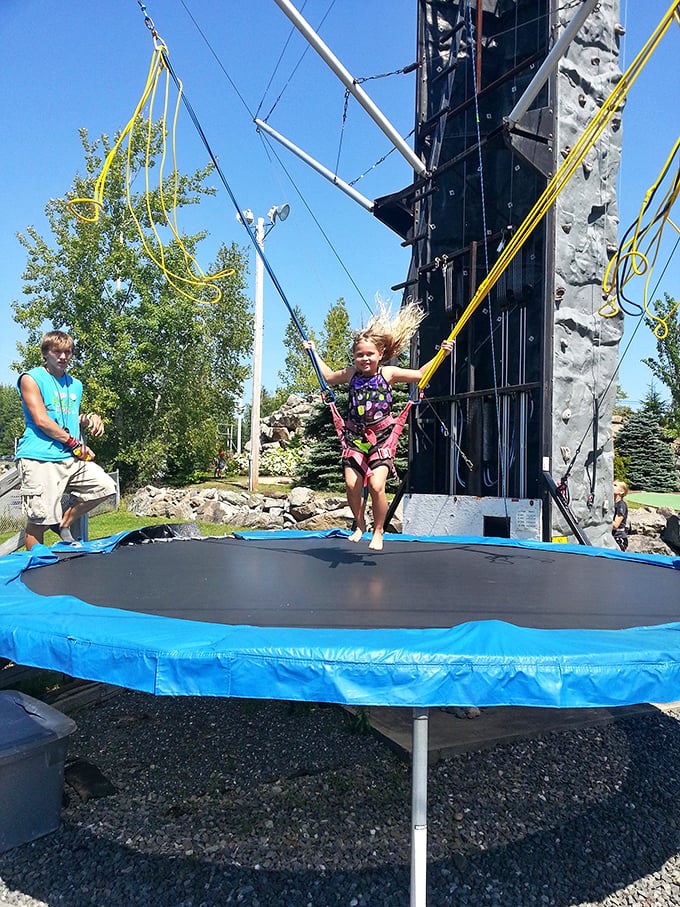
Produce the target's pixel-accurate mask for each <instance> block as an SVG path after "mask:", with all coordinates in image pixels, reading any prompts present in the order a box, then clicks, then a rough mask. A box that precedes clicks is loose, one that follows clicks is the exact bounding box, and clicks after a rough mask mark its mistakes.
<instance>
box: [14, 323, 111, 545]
mask: <svg viewBox="0 0 680 907" xmlns="http://www.w3.org/2000/svg"><path fill="white" fill-rule="evenodd" d="M40 350H41V352H42V357H43V363H44V364H43V365H41V366H39V367H38V368H32V369H31V370H30V371H28V372H23V373H22V374H21V375H20V376H19V380H18V381H17V387H18V389H19V394H20V396H21V404H22V407H23V410H24V420H25V423H26V428H25V430H24V433H23V435H22V437H21V440H20V441H19V445H18V447H17V451H16V460H17V467H18V469H19V476H20V479H21V504H22V509H23V512H24V515H25V516H26V519H27V524H26V548H28V549H29V550H30V549H31V548H32V547H33V546H34V545H36V544H42V542H43V539H44V536H45V530H46V529H51V530H52V531H53V532H56V533H57V534H58V535H59V537H60V538H61V540H62V541H63V542H67V543H69V544H73V543H75V541H76V539H74V538H73V535H72V534H71V529H70V527H71V525H72V524H73V523H74V521H75V520H77V519H79V518H80V517H82V516H84V515H85V514H86V513H88V512H89V511H90V510H92V509H93V508H94V507H96V506H97V504H99V503H100V502H101V501H103V500H104V499H105V498H108V497H109V496H110V495H112V494H115V492H116V485H115V482H114V481H113V479H112V478H111V477H110V476H109V475H107V473H106V472H104V470H103V469H102V468H101V466H98V465H97V464H96V463H93V462H92V461H93V460H94V453H93V451H92V450H91V449H90V448H89V447H88V446H87V444H86V443H85V441H84V440H83V439H82V437H81V429H87V431H89V432H91V433H92V434H93V435H94V437H95V438H99V437H101V436H102V435H103V434H104V424H103V422H102V420H101V417H100V416H98V415H97V413H88V414H87V415H81V414H80V401H81V397H82V394H83V385H82V384H81V382H80V381H79V380H78V379H77V378H73V377H72V376H71V375H68V374H67V372H66V370H67V369H68V367H69V365H70V362H71V358H72V356H73V339H72V338H71V337H69V335H68V334H65V333H64V332H63V331H50V332H49V333H47V334H45V335H44V337H43V338H42V341H41V344H40ZM64 494H71V495H72V496H73V497H74V498H75V499H76V503H75V504H73V505H72V506H71V507H69V508H68V509H67V510H66V512H65V513H64V512H62V505H61V498H62V495H64Z"/></svg>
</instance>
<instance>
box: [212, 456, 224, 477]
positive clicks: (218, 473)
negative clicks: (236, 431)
mask: <svg viewBox="0 0 680 907" xmlns="http://www.w3.org/2000/svg"><path fill="white" fill-rule="evenodd" d="M226 468H227V455H226V453H225V452H224V451H223V450H221V451H220V452H219V453H218V455H217V456H216V457H215V471H214V473H213V478H215V479H221V478H222V477H223V475H224V470H225V469H226Z"/></svg>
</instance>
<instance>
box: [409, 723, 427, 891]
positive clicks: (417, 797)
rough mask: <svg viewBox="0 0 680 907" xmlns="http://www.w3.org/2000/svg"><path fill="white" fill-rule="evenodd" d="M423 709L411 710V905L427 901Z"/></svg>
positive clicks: (425, 729)
mask: <svg viewBox="0 0 680 907" xmlns="http://www.w3.org/2000/svg"><path fill="white" fill-rule="evenodd" d="M428 717H429V713H428V710H427V709H414V710H413V754H412V766H411V907H425V905H426V904H427V755H428V742H427V736H428V735H427V731H428Z"/></svg>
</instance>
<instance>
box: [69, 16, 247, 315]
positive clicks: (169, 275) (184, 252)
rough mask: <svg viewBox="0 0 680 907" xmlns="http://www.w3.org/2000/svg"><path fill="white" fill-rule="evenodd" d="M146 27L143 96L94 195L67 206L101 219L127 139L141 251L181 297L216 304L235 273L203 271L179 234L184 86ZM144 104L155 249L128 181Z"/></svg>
mask: <svg viewBox="0 0 680 907" xmlns="http://www.w3.org/2000/svg"><path fill="white" fill-rule="evenodd" d="M140 6H142V11H143V12H144V13H145V7H143V5H142V4H140ZM145 23H146V24H147V27H148V28H149V29H150V30H151V33H152V37H153V42H154V51H153V55H152V58H151V64H150V67H149V72H148V75H147V79H146V84H145V85H144V90H143V91H142V95H141V97H140V99H139V101H138V102H137V106H136V107H135V110H134V112H133V114H132V116H131V117H130V119H129V121H128V123H127V125H126V126H125V128H124V129H123V130H122V132H121V134H120V136H119V137H118V139H117V140H116V142H115V143H114V144H113V146H112V148H111V149H110V151H109V153H108V154H107V156H106V159H105V161H104V164H103V166H102V169H101V172H100V173H99V176H98V177H97V179H96V181H95V186H94V191H93V194H92V197H90V198H83V197H80V198H72V199H70V200H69V208H70V210H71V211H72V212H73V213H74V214H75V215H76V217H77V218H78V219H79V220H81V221H84V222H86V223H96V222H97V221H98V220H99V216H100V213H101V212H103V210H104V195H105V189H106V179H107V177H108V174H109V171H110V169H111V166H112V164H113V161H114V159H115V157H116V155H117V153H118V152H119V150H120V149H121V148H122V146H123V144H124V142H125V141H126V139H127V157H126V163H125V195H126V203H127V208H128V211H129V212H130V216H131V217H132V220H133V222H134V224H135V227H136V229H137V233H138V235H139V237H140V240H141V243H142V246H143V248H144V251H145V253H146V254H147V256H148V257H149V259H150V260H151V261H153V263H154V264H155V265H156V266H157V267H158V268H159V270H160V271H161V272H162V274H163V275H164V277H165V279H166V280H167V282H168V284H169V285H170V286H171V287H172V288H173V289H174V290H175V291H176V292H177V293H179V294H180V295H181V296H184V297H185V298H187V299H189V300H191V301H192V302H196V303H199V304H206V303H215V302H219V300H220V299H221V298H222V290H221V288H220V287H219V286H218V285H217V283H216V281H218V280H221V279H223V278H225V277H229V276H230V275H232V274H233V273H234V270H233V268H227V269H224V270H221V271H217V272H216V273H214V274H206V273H205V272H204V271H203V270H202V269H201V267H200V265H199V264H198V262H197V261H196V259H195V257H194V256H193V255H192V254H191V253H190V252H189V250H188V249H187V247H186V244H185V242H184V240H183V238H182V236H181V233H180V230H179V226H178V223H177V203H178V200H179V193H180V185H179V183H180V180H179V171H178V167H177V145H176V131H177V117H178V114H179V108H180V103H181V101H182V98H183V87H182V83H181V82H180V81H179V80H178V79H177V78H176V77H175V76H174V74H172V73H171V70H170V66H169V61H168V57H167V46H166V44H165V42H164V41H163V39H162V38H161V37H160V36H159V34H158V32H157V31H156V29H155V27H154V25H153V21H152V20H151V19H150V18H149V17H148V16H147V15H146V13H145ZM163 75H165V88H164V92H163V110H162V114H161V119H160V138H161V158H160V166H159V168H158V195H157V202H156V201H155V200H154V201H153V202H152V197H153V190H152V188H151V179H150V170H151V167H152V164H153V157H154V152H153V143H154V136H155V133H156V129H155V127H154V119H153V112H154V104H155V101H156V94H157V91H158V86H159V83H160V81H161V78H162V76H163ZM170 75H172V77H173V80H174V82H175V85H176V88H177V98H176V101H175V106H174V112H173V114H172V126H171V128H170V129H168V127H167V123H168V109H169V96H170V95H169V87H170V85H169V77H170ZM147 105H148V113H147V115H146V126H145V133H146V136H145V141H144V179H145V192H144V205H145V210H146V216H147V219H148V222H149V226H150V228H151V231H152V233H153V236H154V238H155V243H156V247H155V248H152V246H151V244H150V242H149V237H148V235H147V233H146V232H145V230H144V228H143V227H142V224H141V221H140V219H139V216H138V214H137V212H136V211H135V205H134V204H133V200H132V194H131V183H132V180H133V177H132V174H133V169H134V168H133V157H134V150H135V130H136V129H137V128H138V124H139V120H140V118H141V117H142V112H143V110H144V109H145V108H147ZM168 132H169V133H170V135H171V149H170V154H171V159H172V173H171V175H170V177H169V178H168V181H167V182H168V183H169V193H168V195H169V196H170V198H171V201H170V212H171V213H170V212H169V211H168V205H167V204H166V190H165V188H164V183H165V182H166V181H165V180H164V169H165V164H166V160H167V156H168V147H167V134H168ZM156 204H157V205H158V207H159V208H160V214H161V216H162V227H163V228H167V229H169V230H170V233H171V235H172V237H173V239H174V241H175V243H176V244H177V248H178V249H179V251H180V253H181V257H182V260H183V262H184V269H185V270H184V273H182V274H180V273H178V271H177V269H176V267H175V266H174V265H171V264H170V262H169V260H168V254H167V251H166V247H165V245H164V243H163V240H162V238H161V235H160V232H159V230H160V228H161V224H159V223H157V217H156V215H155V214H154V207H155V206H156ZM206 292H209V293H210V294H211V296H212V298H206Z"/></svg>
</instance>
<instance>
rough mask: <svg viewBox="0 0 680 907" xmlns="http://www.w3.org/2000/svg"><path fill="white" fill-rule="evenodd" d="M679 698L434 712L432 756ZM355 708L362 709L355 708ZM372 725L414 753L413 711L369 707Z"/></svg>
mask: <svg viewBox="0 0 680 907" xmlns="http://www.w3.org/2000/svg"><path fill="white" fill-rule="evenodd" d="M679 705H680V703H668V704H665V705H646V704H642V705H632V706H620V707H618V708H612V709H539V708H535V709H530V708H519V707H514V706H496V707H491V708H485V709H482V710H481V713H480V715H479V716H478V717H477V718H467V717H464V718H461V717H458V715H459V714H461V713H464V710H462V709H455V710H454V709H451V711H447V710H446V709H441V708H432V709H430V712H429V716H430V717H429V722H428V723H429V735H428V760H429V762H430V764H435V763H436V762H437V761H438V760H439V759H446V758H447V757H449V756H452V755H454V754H456V753H466V752H472V751H476V750H483V749H488V748H490V747H492V746H495V745H496V744H497V743H506V742H509V741H512V740H518V739H522V738H524V739H526V738H534V737H540V736H542V735H543V734H547V733H550V732H551V731H558V730H567V729H572V728H580V727H590V726H593V725H598V724H608V723H609V722H612V721H616V720H617V719H619V718H629V717H631V716H634V715H648V714H650V713H653V712H654V711H655V710H657V709H669V708H677V707H678V706H679ZM350 711H352V712H354V713H356V712H357V709H350ZM364 711H365V713H366V715H367V717H368V720H369V722H370V725H371V727H372V728H373V730H374V731H375V732H376V733H377V734H378V735H379V736H381V737H383V738H384V739H385V741H386V742H387V743H389V744H390V745H391V746H392V747H394V748H395V749H396V751H397V752H398V753H399V754H400V755H402V756H404V758H407V759H410V758H411V749H412V730H413V728H412V725H413V710H412V709H408V708H386V707H371V708H366V709H365V710H364Z"/></svg>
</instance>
